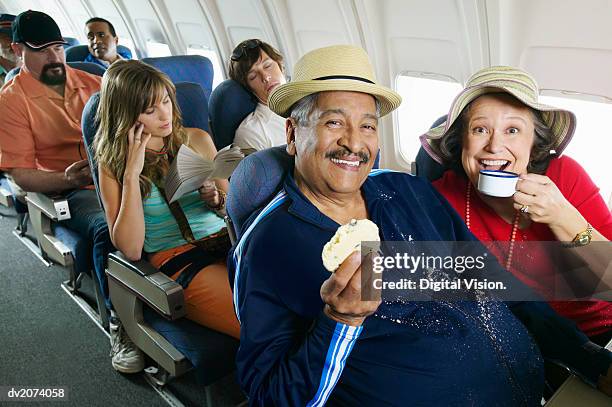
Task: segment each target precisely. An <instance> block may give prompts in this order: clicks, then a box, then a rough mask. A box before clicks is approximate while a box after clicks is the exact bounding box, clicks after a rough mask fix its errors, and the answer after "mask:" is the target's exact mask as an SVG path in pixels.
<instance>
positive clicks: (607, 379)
mask: <svg viewBox="0 0 612 407" xmlns="http://www.w3.org/2000/svg"><path fill="white" fill-rule="evenodd" d="M597 388H598V389H599V390H600V391H602V392H604V393H605V394H607V395H608V396H610V397H612V364H611V365H610V366H609V367H608V372H607V373H606V375H605V376H599V380H598V381H597Z"/></svg>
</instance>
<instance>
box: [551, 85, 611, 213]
mask: <svg viewBox="0 0 612 407" xmlns="http://www.w3.org/2000/svg"><path fill="white" fill-rule="evenodd" d="M542 93H543V95H542V96H540V102H541V103H544V104H548V105H553V106H556V107H560V108H562V109H567V110H570V111H572V112H574V114H575V115H576V119H577V123H576V132H575V133H574V137H573V138H572V141H570V143H569V144H568V146H567V148H566V149H565V151H564V152H563V154H566V155H568V156H570V157H572V158H573V159H575V160H576V161H578V163H579V164H580V165H581V166H582V167H583V168H584V169H585V170H586V171H587V172H588V174H589V176H590V177H591V179H592V180H593V182H595V184H596V185H597V186H598V187H599V188H600V190H601V191H600V192H601V195H602V197H603V198H604V200H605V201H606V202H608V200H609V199H610V196H611V194H612V178H610V151H612V136H611V135H610V132H609V131H608V130H606V129H607V128H608V122H609V118H610V117H612V100H609V99H606V98H603V97H600V96H593V95H586V94H577V93H572V94H571V96H570V94H568V93H567V92H562V91H549V90H544V91H542Z"/></svg>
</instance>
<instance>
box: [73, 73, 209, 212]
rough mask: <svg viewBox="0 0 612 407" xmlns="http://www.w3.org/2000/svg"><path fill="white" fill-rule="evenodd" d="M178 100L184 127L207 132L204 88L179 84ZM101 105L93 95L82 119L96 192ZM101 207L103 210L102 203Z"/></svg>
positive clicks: (98, 96) (98, 98)
mask: <svg viewBox="0 0 612 407" xmlns="http://www.w3.org/2000/svg"><path fill="white" fill-rule="evenodd" d="M176 100H177V103H178V105H179V107H180V109H181V112H182V114H183V124H184V126H185V127H198V128H201V129H202V130H206V131H207V128H208V127H207V124H208V122H207V120H205V119H202V117H208V114H207V113H208V112H207V103H206V102H207V101H206V96H204V91H202V88H200V86H199V85H197V84H195V83H187V82H182V83H177V84H176ZM99 103H100V93H99V92H96V93H94V94H93V95H91V97H90V98H89V100H88V101H87V104H86V105H85V108H84V109H83V115H82V118H81V119H82V120H81V126H82V131H83V141H84V143H85V150H86V151H87V158H88V160H89V164H90V166H91V175H92V178H93V181H94V185H95V187H96V191H100V188H99V185H98V165H97V163H96V162H95V160H94V154H93V141H94V137H95V135H96V132H97V131H98V123H97V122H96V120H95V119H96V112H97V110H98V104H99ZM204 125H206V126H204ZM200 126H203V127H200ZM98 198H99V195H98ZM100 206H101V207H102V208H103V206H102V202H101V201H100Z"/></svg>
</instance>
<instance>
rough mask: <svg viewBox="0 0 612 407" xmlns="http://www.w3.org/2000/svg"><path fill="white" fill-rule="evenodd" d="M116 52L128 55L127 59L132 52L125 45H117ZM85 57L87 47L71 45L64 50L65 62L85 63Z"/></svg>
mask: <svg viewBox="0 0 612 407" xmlns="http://www.w3.org/2000/svg"><path fill="white" fill-rule="evenodd" d="M117 52H119V53H121V54H122V55H129V58H130V59H131V58H132V51H131V50H130V49H129V48H128V47H126V46H125V45H121V44H119V45H117ZM87 55H89V48H87V45H73V46H71V47H68V48H66V62H81V61H85V58H87Z"/></svg>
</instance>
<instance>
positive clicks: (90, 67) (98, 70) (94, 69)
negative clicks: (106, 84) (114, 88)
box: [67, 62, 106, 76]
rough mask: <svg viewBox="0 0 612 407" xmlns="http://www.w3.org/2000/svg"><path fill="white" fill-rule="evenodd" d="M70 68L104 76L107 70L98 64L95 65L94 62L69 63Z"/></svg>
mask: <svg viewBox="0 0 612 407" xmlns="http://www.w3.org/2000/svg"><path fill="white" fill-rule="evenodd" d="M67 64H68V66H70V67H71V68H74V69H78V70H79V71H85V72H88V73H90V74H92V75H97V76H102V75H104V72H105V71H106V69H104V68H102V67H101V66H100V65H98V64H94V63H93V62H68V63H67Z"/></svg>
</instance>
